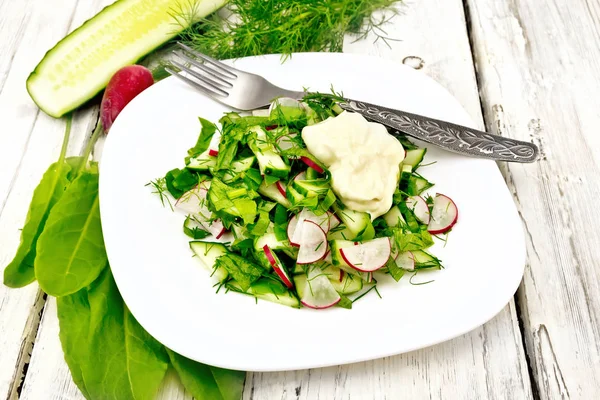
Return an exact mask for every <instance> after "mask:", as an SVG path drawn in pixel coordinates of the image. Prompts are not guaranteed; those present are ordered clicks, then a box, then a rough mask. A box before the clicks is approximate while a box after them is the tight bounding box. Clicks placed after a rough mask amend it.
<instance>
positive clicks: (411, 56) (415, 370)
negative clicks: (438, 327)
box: [244, 0, 532, 400]
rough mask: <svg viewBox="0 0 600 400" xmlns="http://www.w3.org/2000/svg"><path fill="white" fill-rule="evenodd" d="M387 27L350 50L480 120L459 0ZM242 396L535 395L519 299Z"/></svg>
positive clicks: (434, 3) (415, 11)
mask: <svg viewBox="0 0 600 400" xmlns="http://www.w3.org/2000/svg"><path fill="white" fill-rule="evenodd" d="M401 12H402V15H401V16H399V17H397V18H396V20H394V23H393V24H392V25H391V26H388V27H386V31H387V32H388V35H389V36H390V37H392V38H398V39H401V40H402V41H400V42H389V43H390V46H391V48H388V47H387V46H385V44H384V43H381V41H379V42H378V43H377V45H376V46H373V45H372V39H371V40H369V39H367V40H364V41H360V42H358V43H352V41H353V40H352V38H348V39H347V40H346V44H345V47H344V51H345V52H353V53H367V54H372V55H378V56H381V57H385V58H388V59H393V60H396V61H399V62H403V63H405V64H407V65H411V66H414V67H417V68H419V69H420V70H422V71H423V73H426V74H428V75H429V76H431V77H433V78H434V79H435V80H437V81H438V82H440V83H441V84H442V85H444V86H445V87H446V88H447V89H448V90H449V91H450V92H451V93H452V94H453V95H454V96H455V97H456V98H457V99H458V100H459V101H460V102H461V103H462V104H463V106H464V107H465V109H466V110H467V111H468V112H469V114H470V115H471V116H472V118H473V119H474V120H475V121H476V122H477V123H478V124H480V125H482V117H481V106H480V102H479V96H478V92H477V83H476V80H475V73H474V68H473V62H472V55H471V52H470V47H469V41H468V37H467V30H466V24H465V20H464V12H463V5H462V3H461V1H459V0H421V1H419V2H414V3H411V4H410V6H407V7H406V8H403V9H402V10H401ZM246 382H247V383H246V390H245V392H244V399H245V400H251V399H271V398H281V399H296V398H298V399H350V398H358V399H381V398H391V399H395V398H406V399H422V398H429V399H476V398H480V399H526V398H532V393H531V387H530V384H529V375H528V371H527V364H526V361H525V355H524V351H523V347H522V343H521V335H520V331H519V327H518V323H517V317H516V312H515V306H514V303H513V302H511V303H510V304H509V305H508V306H507V307H506V308H505V309H504V310H503V311H502V312H501V313H500V314H499V315H498V316H496V318H494V319H493V320H492V321H490V322H488V323H487V324H485V325H484V326H483V327H481V328H479V329H476V330H475V331H473V332H471V333H469V334H466V335H464V336H461V337H460V338H457V339H455V340H452V341H449V342H446V343H443V344H440V345H437V346H434V347H430V348H427V349H423V350H420V351H415V352H412V353H408V354H403V355H399V356H395V357H388V358H384V359H379V360H374V361H369V362H366V363H358V364H352V365H343V366H338V367H332V368H325V369H315V370H305V371H292V372H280V373H250V374H248V378H247V381H246Z"/></svg>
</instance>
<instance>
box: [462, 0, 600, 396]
mask: <svg viewBox="0 0 600 400" xmlns="http://www.w3.org/2000/svg"><path fill="white" fill-rule="evenodd" d="M468 4H469V9H470V11H471V15H472V36H473V43H474V48H473V50H474V54H475V60H476V64H477V68H478V71H479V82H480V85H481V86H480V90H481V96H482V99H483V101H484V103H485V104H487V107H485V110H486V121H487V124H488V126H489V127H490V128H491V129H495V130H497V131H498V130H500V131H501V132H502V134H503V135H506V136H510V137H514V138H517V139H522V140H531V141H534V142H536V143H538V144H539V145H540V146H541V148H542V152H543V154H544V159H543V160H542V161H541V162H540V163H538V164H537V165H531V166H519V165H510V166H509V167H508V168H506V174H505V176H506V178H507V182H508V184H509V186H510V188H511V190H512V191H513V192H514V193H515V199H516V200H517V203H518V207H519V210H520V213H521V217H522V219H523V223H524V225H525V227H526V229H527V236H528V253H529V263H528V264H529V265H528V267H527V269H526V272H525V277H524V280H523V284H522V285H521V288H520V290H519V293H518V299H519V304H520V306H521V314H522V316H523V327H524V334H525V340H526V345H527V348H528V353H529V356H530V359H531V366H532V371H533V374H532V375H533V378H534V380H535V383H536V386H537V388H538V390H539V397H540V398H542V399H559V398H571V399H598V398H600V347H599V338H600V335H599V332H598V329H599V325H598V320H599V317H600V246H599V244H600V231H599V229H598V227H599V226H600V225H599V222H600V210H599V209H598V207H597V206H596V204H597V201H598V198H599V196H600V168H599V167H600V135H598V126H600V111H599V110H600V80H599V79H598V77H599V76H600V3H598V2H597V1H589V0H588V1H569V2H563V1H557V0H554V1H547V2H544V3H543V5H542V4H535V3H534V2H527V1H515V0H511V1H502V2H500V1H494V0H469V1H468Z"/></svg>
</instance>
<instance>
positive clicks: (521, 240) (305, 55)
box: [100, 53, 526, 372]
mask: <svg viewBox="0 0 600 400" xmlns="http://www.w3.org/2000/svg"><path fill="white" fill-rule="evenodd" d="M293 57H296V59H298V58H300V59H302V58H311V57H317V58H321V57H323V58H329V57H334V58H338V57H342V58H360V59H364V58H369V59H372V60H377V61H378V62H381V63H388V64H390V65H391V64H393V65H394V67H397V68H400V69H403V70H404V71H405V72H406V73H409V74H419V76H420V78H424V79H426V80H429V81H431V82H432V83H434V84H435V85H436V86H438V88H439V89H440V90H443V91H445V92H446V94H447V95H448V96H449V97H450V98H452V99H454V100H455V101H456V103H457V104H458V105H459V106H460V108H461V109H462V110H463V111H464V114H465V115H466V116H468V118H469V120H470V122H471V123H472V125H473V126H476V124H475V123H474V121H473V119H472V118H471V116H470V115H469V114H468V112H467V111H466V110H465V109H464V107H463V106H462V104H460V102H459V101H458V99H456V98H455V97H454V96H453V95H452V94H451V93H450V92H449V91H448V90H447V89H446V88H445V87H444V86H443V85H441V84H440V83H438V82H437V81H435V80H434V79H433V78H431V77H429V76H427V75H425V74H423V73H422V72H419V71H415V70H414V69H412V68H410V67H408V66H406V65H404V64H402V63H400V62H397V61H393V60H389V59H385V58H381V57H376V56H372V55H362V54H352V53H294V54H293V55H292V59H293ZM273 58H277V59H280V58H281V55H278V54H272V55H266V56H253V57H245V58H243V59H237V60H235V61H236V62H239V60H246V59H273ZM228 62H231V60H228ZM409 71H410V72H409ZM175 79H176V78H174V77H169V78H166V79H164V80H163V81H161V82H157V83H156V84H155V85H154V86H153V87H156V86H158V85H166V84H167V83H166V82H174V80H175ZM150 90H152V88H150ZM141 97H142V96H140V98H141ZM136 100H137V101H141V100H139V98H137V99H134V100H133V101H132V102H131V103H132V104H135V103H134V102H136ZM118 121H119V119H118V118H117V120H116V121H115V125H118ZM110 143H111V135H108V137H107V140H106V145H107V146H106V148H108V149H110ZM100 169H101V172H102V170H103V164H102V163H101V164H100ZM496 170H497V174H498V175H500V178H501V177H502V175H501V173H500V170H499V169H498V168H496ZM104 175H105V174H102V173H101V174H100V212H101V216H102V215H106V211H105V208H103V207H102V204H103V202H102V197H103V196H102V193H103V192H106V191H104V190H103V187H106V185H107V183H106V180H103V179H102V177H103V176H104ZM505 190H506V191H508V187H506V186H505ZM511 199H512V196H511ZM105 203H106V202H105ZM512 207H514V209H515V211H516V205H515V204H514V200H513V202H512ZM519 236H520V238H519V240H518V242H519V245H520V249H519V250H522V251H521V252H520V253H522V254H519V255H518V257H517V258H519V260H522V262H520V266H521V267H520V272H519V274H518V275H519V279H518V281H516V282H515V283H514V285H513V287H514V290H511V295H510V297H508V300H507V301H506V302H502V304H501V305H500V304H498V306H497V307H495V308H494V310H493V312H492V311H488V312H487V313H486V314H487V315H488V318H487V319H485V320H484V321H478V322H476V323H474V324H467V326H465V327H464V328H463V329H458V330H456V331H453V333H452V334H451V335H445V336H444V335H441V336H439V337H438V339H436V340H430V341H427V342H426V343H418V344H415V345H414V346H406V347H404V348H403V349H402V350H401V351H397V350H389V351H385V352H380V353H378V354H371V355H369V356H365V357H357V358H349V359H346V360H343V361H339V360H333V361H332V362H329V363H327V362H321V363H309V364H306V365H304V364H298V365H295V366H289V367H283V368H281V367H280V366H276V367H274V368H270V367H261V368H252V367H248V366H243V368H241V367H240V366H237V365H229V364H228V363H226V362H225V363H221V362H210V365H214V366H217V367H221V368H228V369H234V370H245V371H257V372H267V371H287V370H297V369H305V368H321V367H328V366H333V365H343V364H349V363H354V362H362V361H367V360H373V359H377V358H382V357H387V356H393V355H398V354H402V353H406V352H410V351H414V350H417V349H422V348H427V347H430V346H433V345H436V344H439V343H442V342H445V341H448V340H451V339H454V338H456V337H459V336H461V335H463V334H465V333H467V332H470V331H472V330H474V329H476V328H478V327H480V326H481V325H483V324H485V323H486V322H488V321H489V320H491V319H492V318H494V317H495V316H496V315H497V314H498V313H499V312H500V311H502V309H503V308H504V307H505V306H506V305H507V304H508V303H509V302H510V300H511V299H512V297H513V296H514V293H515V292H516V290H517V289H518V286H519V284H520V282H521V280H522V277H523V274H524V270H525V263H526V246H525V237H524V232H523V228H522V227H521V229H520V230H519ZM107 253H108V254H109V260H110V249H109V246H108V245H107ZM119 275H120V273H119V272H117V273H116V274H115V273H114V269H113V276H114V279H115V282H116V284H117V287H118V288H119V291H120V293H121V296H122V297H123V300H124V301H125V303H126V304H127V300H126V298H127V297H130V294H131V293H130V292H127V291H124V290H122V289H123V287H121V284H122V282H121V284H120V283H119V280H120V279H119ZM126 293H127V294H126ZM131 312H132V314H133V315H134V316H136V311H135V310H133V309H131ZM136 319H138V317H137V316H136ZM140 324H142V322H140ZM142 326H143V325H142ZM145 329H146V328H145ZM153 336H154V335H153ZM159 341H160V342H161V343H163V344H164V345H165V346H167V347H169V348H171V349H172V350H174V351H176V352H178V353H180V354H184V355H185V354H186V353H188V354H189V352H187V351H186V349H184V348H182V347H181V346H180V345H179V344H178V343H167V342H171V341H170V340H169V339H166V340H165V339H164V338H163V339H162V340H159ZM193 359H196V358H193ZM196 361H199V362H202V363H206V362H207V361H206V360H196Z"/></svg>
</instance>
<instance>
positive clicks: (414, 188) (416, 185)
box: [406, 175, 433, 196]
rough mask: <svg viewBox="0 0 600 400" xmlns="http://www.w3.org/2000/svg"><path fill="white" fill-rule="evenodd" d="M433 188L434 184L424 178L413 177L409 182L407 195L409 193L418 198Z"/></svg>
mask: <svg viewBox="0 0 600 400" xmlns="http://www.w3.org/2000/svg"><path fill="white" fill-rule="evenodd" d="M432 186H433V183H431V182H429V181H428V180H427V179H425V178H423V177H422V176H417V175H413V176H411V177H410V179H409V180H408V187H407V188H406V193H408V194H409V195H411V196H418V195H420V194H421V193H423V192H424V191H425V190H427V189H429V188H430V187H432Z"/></svg>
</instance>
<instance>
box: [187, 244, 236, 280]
mask: <svg viewBox="0 0 600 400" xmlns="http://www.w3.org/2000/svg"><path fill="white" fill-rule="evenodd" d="M190 249H192V251H193V252H194V254H195V255H196V257H197V258H198V259H199V260H200V262H201V263H202V265H204V267H205V268H206V269H207V270H209V271H210V272H211V275H212V276H213V277H215V278H216V279H217V280H218V281H219V282H224V281H225V280H226V279H227V277H228V276H229V273H228V272H227V270H226V269H225V268H223V267H219V268H217V269H215V263H216V262H217V258H219V257H221V256H222V255H224V254H227V247H225V246H224V245H222V244H221V243H214V242H203V241H200V240H198V241H193V242H190Z"/></svg>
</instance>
